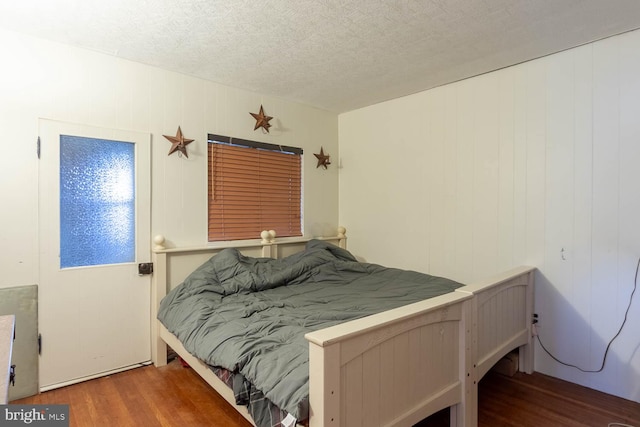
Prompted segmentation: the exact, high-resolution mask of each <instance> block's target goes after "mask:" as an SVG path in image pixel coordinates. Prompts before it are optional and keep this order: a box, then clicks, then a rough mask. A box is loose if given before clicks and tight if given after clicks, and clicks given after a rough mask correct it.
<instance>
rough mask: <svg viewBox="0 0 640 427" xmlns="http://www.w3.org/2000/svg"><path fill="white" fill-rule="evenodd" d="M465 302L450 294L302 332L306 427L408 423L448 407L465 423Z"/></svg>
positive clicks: (467, 303)
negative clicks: (305, 351)
mask: <svg viewBox="0 0 640 427" xmlns="http://www.w3.org/2000/svg"><path fill="white" fill-rule="evenodd" d="M471 299H472V295H471V294H463V293H455V292H454V293H450V294H446V295H442V296H439V297H436V298H432V299H429V300H425V301H421V302H418V303H415V304H411V305H408V306H405V307H400V308H398V309H394V310H390V311H387V312H384V313H380V314H376V315H373V316H368V317H365V318H362V319H358V320H354V321H351V322H347V323H344V324H341V325H337V326H334V327H331V328H327V329H323V330H320V331H316V332H312V333H309V334H307V335H306V336H305V337H306V338H307V340H308V341H309V362H310V369H309V371H310V372H309V374H310V378H309V392H310V426H311V427H317V426H336V427H337V426H377V425H389V426H392V425H412V424H414V423H417V422H418V421H420V420H422V419H424V418H426V417H427V416H428V415H430V414H432V413H434V412H437V411H439V410H441V409H443V408H447V407H450V406H454V405H455V410H454V411H453V412H452V416H453V417H452V418H454V419H455V420H456V424H458V425H464V423H465V421H464V420H465V418H466V417H468V416H470V414H471V413H473V412H475V411H476V408H475V407H470V406H467V405H466V404H465V400H466V399H465V398H464V396H465V393H467V392H468V391H469V390H468V389H469V388H470V387H472V385H471V383H470V381H471V378H472V376H471V375H470V370H471V369H472V367H471V366H469V365H468V363H469V362H470V360H471V359H470V358H469V357H467V356H466V355H465V354H464V353H465V352H466V351H467V347H466V346H465V342H467V340H469V339H470V337H468V336H467V334H469V333H470V331H469V330H468V328H466V327H465V321H466V320H467V319H468V317H469V316H470V315H471ZM469 401H470V402H471V403H472V404H473V403H475V402H476V399H469Z"/></svg>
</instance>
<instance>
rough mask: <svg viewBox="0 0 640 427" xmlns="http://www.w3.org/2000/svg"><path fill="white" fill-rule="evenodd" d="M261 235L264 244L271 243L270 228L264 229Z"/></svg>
mask: <svg viewBox="0 0 640 427" xmlns="http://www.w3.org/2000/svg"><path fill="white" fill-rule="evenodd" d="M260 237H261V238H262V242H260V243H262V244H263V245H264V244H266V243H269V237H270V236H269V231H268V230H262V233H260Z"/></svg>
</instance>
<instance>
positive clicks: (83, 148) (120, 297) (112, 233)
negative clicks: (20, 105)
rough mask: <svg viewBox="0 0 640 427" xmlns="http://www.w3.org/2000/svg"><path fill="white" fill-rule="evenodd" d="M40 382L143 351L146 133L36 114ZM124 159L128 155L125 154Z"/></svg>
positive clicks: (143, 358) (112, 364)
mask: <svg viewBox="0 0 640 427" xmlns="http://www.w3.org/2000/svg"><path fill="white" fill-rule="evenodd" d="M39 131H40V132H39V135H40V144H39V156H40V160H39V229H40V234H39V246H40V272H39V273H40V283H39V316H40V317H39V330H40V333H41V334H42V347H41V357H40V389H41V390H48V389H51V388H55V387H59V386H63V385H67V384H71V383H74V382H79V381H83V380H85V379H89V378H92V377H97V376H101V375H106V374H109V373H112V372H116V371H119V370H124V369H127V368H130V367H133V366H138V365H139V364H140V363H144V362H147V361H149V360H150V303H149V301H150V286H151V280H150V277H149V276H147V275H144V276H140V275H138V263H140V262H148V261H149V260H150V246H151V244H150V242H151V240H150V239H151V238H150V139H151V138H150V135H149V134H147V133H140V132H129V131H122V130H113V129H102V128H95V127H89V126H84V125H76V124H70V123H63V122H56V121H51V120H44V119H41V120H40V122H39ZM132 158H133V159H132Z"/></svg>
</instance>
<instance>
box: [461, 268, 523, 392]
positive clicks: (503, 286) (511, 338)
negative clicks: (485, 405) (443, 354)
mask: <svg viewBox="0 0 640 427" xmlns="http://www.w3.org/2000/svg"><path fill="white" fill-rule="evenodd" d="M534 275H535V268H534V267H518V268H515V269H513V270H510V271H507V272H505V273H503V274H500V275H499V276H495V277H492V278H490V279H487V280H483V281H482V282H478V283H475V284H472V285H469V286H464V287H462V288H459V289H456V292H458V293H464V294H468V295H473V297H474V298H473V299H472V304H471V310H472V315H471V319H473V322H472V324H471V336H472V337H473V339H472V342H471V354H472V357H473V359H474V361H475V362H474V363H475V366H476V369H475V378H474V381H480V379H482V377H483V376H484V374H486V373H487V371H488V370H489V369H491V367H493V365H495V364H496V362H498V360H500V359H501V358H502V357H504V356H505V355H507V354H508V353H509V352H510V351H512V350H514V349H516V348H517V349H519V359H518V366H519V370H520V371H522V372H526V373H529V374H530V373H532V372H533V335H532V331H531V327H532V320H533V288H534Z"/></svg>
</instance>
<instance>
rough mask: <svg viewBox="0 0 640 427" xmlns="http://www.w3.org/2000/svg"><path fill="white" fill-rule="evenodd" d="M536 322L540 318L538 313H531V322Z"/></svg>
mask: <svg viewBox="0 0 640 427" xmlns="http://www.w3.org/2000/svg"><path fill="white" fill-rule="evenodd" d="M538 322H540V318H539V317H538V313H533V321H532V323H533V324H534V325H535V324H536V323H538Z"/></svg>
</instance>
